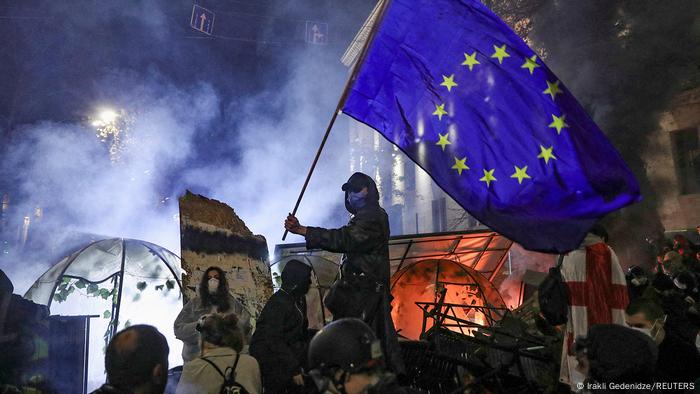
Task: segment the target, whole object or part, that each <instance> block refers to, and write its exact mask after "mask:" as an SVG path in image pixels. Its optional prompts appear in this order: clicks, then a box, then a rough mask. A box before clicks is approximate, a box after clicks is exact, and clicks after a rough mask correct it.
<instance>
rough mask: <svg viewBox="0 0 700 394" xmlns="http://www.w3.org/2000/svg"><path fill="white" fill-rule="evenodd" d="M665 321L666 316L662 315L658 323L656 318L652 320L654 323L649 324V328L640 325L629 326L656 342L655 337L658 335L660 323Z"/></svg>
mask: <svg viewBox="0 0 700 394" xmlns="http://www.w3.org/2000/svg"><path fill="white" fill-rule="evenodd" d="M665 322H666V316H664V319H663V320H662V321H661V323H659V321H658V320H654V324H652V325H651V327H649V328H642V327H630V328H631V329H633V330H637V331H639V332H641V333H643V334H645V335H647V336H649V337H650V338H651V339H652V340H653V341H654V342H656V338H657V337H658V336H659V332H661V328H662V326H661V324H663V323H665Z"/></svg>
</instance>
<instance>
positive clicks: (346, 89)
mask: <svg viewBox="0 0 700 394" xmlns="http://www.w3.org/2000/svg"><path fill="white" fill-rule="evenodd" d="M390 2H391V0H384V1H383V4H382V5H381V8H380V10H379V15H377V18H376V19H375V21H374V24H373V25H372V28H371V30H370V32H369V35H368V36H367V40H366V41H365V43H364V45H363V46H362V51H361V52H360V56H358V59H357V61H356V62H355V64H354V65H353V68H352V72H351V73H350V77H348V80H347V82H345V87H344V88H343V93H342V94H341V95H340V100H339V101H338V105H337V106H336V108H335V111H334V112H333V116H332V117H331V120H330V122H328V127H327V128H326V134H324V136H323V140H321V145H320V146H319V147H318V150H317V151H316V157H314V161H313V162H312V163H311V168H309V173H308V174H307V175H306V180H305V181H304V186H302V188H301V192H300V193H299V198H297V203H296V204H295V205H294V210H292V215H296V214H297V210H298V209H299V204H301V199H302V198H303V197H304V193H305V192H306V187H307V186H309V181H310V180H311V175H312V174H313V173H314V170H315V169H316V164H317V163H318V159H319V158H320V157H321V152H322V151H323V147H324V146H325V145H326V141H327V140H328V136H329V135H330V133H331V129H332V128H333V125H334V124H335V120H336V119H337V118H338V114H340V113H341V112H343V110H342V107H343V104H345V100H346V99H347V97H348V93H349V92H350V86H351V85H352V84H353V83H354V82H355V79H356V78H357V73H358V71H359V70H360V65H361V64H362V63H364V60H365V57H366V56H367V48H369V46H370V44H371V42H372V41H373V40H374V36H375V34H376V31H377V28H378V26H379V25H380V24H381V22H382V20H383V19H384V14H385V12H386V10H387V8H389V3H390ZM287 233H289V230H284V234H283V235H282V241H284V240H285V239H286V238H287Z"/></svg>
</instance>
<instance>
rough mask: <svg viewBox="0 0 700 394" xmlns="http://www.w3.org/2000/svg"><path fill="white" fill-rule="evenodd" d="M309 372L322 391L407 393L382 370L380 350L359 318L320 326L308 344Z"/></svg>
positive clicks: (374, 337) (331, 393)
mask: <svg viewBox="0 0 700 394" xmlns="http://www.w3.org/2000/svg"><path fill="white" fill-rule="evenodd" d="M309 367H310V368H311V372H310V375H311V377H312V378H313V380H314V383H315V384H316V388H317V389H318V391H319V392H320V393H322V394H327V393H330V394H336V393H339V394H408V393H414V392H416V391H414V390H411V389H406V388H402V387H401V386H399V384H398V383H397V382H396V377H395V376H394V375H393V374H391V373H388V372H386V371H385V370H384V358H383V356H382V349H381V345H380V343H379V341H378V340H377V337H376V336H375V335H374V332H373V331H372V329H371V328H370V327H369V326H367V324H365V323H364V322H363V321H362V320H359V319H354V318H347V319H340V320H336V321H334V322H332V323H330V324H328V325H327V326H325V327H323V329H322V330H321V331H319V332H318V333H317V334H316V335H315V336H314V337H313V339H312V340H311V343H310V344H309Z"/></svg>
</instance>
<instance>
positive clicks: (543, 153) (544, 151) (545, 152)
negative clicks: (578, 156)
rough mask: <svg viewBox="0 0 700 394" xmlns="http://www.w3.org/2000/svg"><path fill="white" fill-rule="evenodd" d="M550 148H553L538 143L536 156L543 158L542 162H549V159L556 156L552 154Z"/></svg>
mask: <svg viewBox="0 0 700 394" xmlns="http://www.w3.org/2000/svg"><path fill="white" fill-rule="evenodd" d="M552 149H554V147H553V146H550V147H549V148H545V147H544V146H542V145H540V154H539V155H537V158H538V159H544V164H549V159H554V160H556V159H557V158H556V156H554V153H552Z"/></svg>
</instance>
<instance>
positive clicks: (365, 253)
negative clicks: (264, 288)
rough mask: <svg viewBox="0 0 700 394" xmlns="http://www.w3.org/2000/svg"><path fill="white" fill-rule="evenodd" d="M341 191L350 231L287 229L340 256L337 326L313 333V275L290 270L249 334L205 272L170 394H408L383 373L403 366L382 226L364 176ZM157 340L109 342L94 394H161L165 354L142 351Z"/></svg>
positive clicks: (221, 285)
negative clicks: (309, 305)
mask: <svg viewBox="0 0 700 394" xmlns="http://www.w3.org/2000/svg"><path fill="white" fill-rule="evenodd" d="M342 190H343V191H344V193H345V206H346V208H347V209H348V211H349V212H350V213H351V214H352V215H353V216H352V219H351V220H350V222H349V223H348V224H347V225H346V226H343V227H341V228H339V229H324V228H320V227H307V226H302V225H301V224H300V223H299V220H298V219H297V218H296V217H294V216H293V215H289V216H288V217H287V219H286V220H285V224H284V225H285V228H286V229H287V230H288V231H290V232H292V233H295V234H300V235H302V236H304V237H305V239H306V244H307V247H308V248H323V249H326V250H330V251H333V252H338V253H343V254H344V259H343V263H342V266H341V277H340V279H339V280H338V281H336V283H335V284H334V285H333V286H332V288H331V289H330V291H329V294H328V295H327V297H326V299H325V301H326V306H327V308H328V309H329V310H330V312H331V313H333V316H334V321H333V322H332V323H330V324H328V325H327V326H326V327H324V328H323V329H322V330H321V331H319V332H317V333H315V335H314V333H313V332H311V331H310V330H309V321H308V318H307V311H306V293H307V292H308V291H309V288H310V285H311V274H312V268H311V266H309V265H308V264H307V263H305V262H302V261H300V260H290V261H287V262H286V264H285V266H284V268H283V269H282V275H281V279H282V284H281V288H280V289H279V290H278V291H277V292H276V293H274V294H273V295H272V297H271V298H270V299H269V300H268V301H267V303H266V305H265V307H264V308H263V310H262V312H261V314H260V316H259V317H258V319H257V321H256V323H257V324H256V328H255V331H254V332H251V331H252V330H251V327H252V324H251V321H250V318H251V317H250V315H249V314H248V313H247V312H246V311H245V309H244V308H243V306H242V305H241V303H240V302H238V301H237V300H235V299H234V298H233V297H231V295H230V292H229V289H228V285H227V281H226V277H225V273H224V272H223V270H221V269H220V268H218V267H210V268H208V269H207V270H206V271H205V272H204V274H203V276H202V280H201V282H200V284H199V287H198V293H197V297H195V298H193V299H191V300H189V301H188V302H187V303H186V305H185V307H184V308H183V310H182V311H181V312H180V314H179V315H178V317H177V318H176V320H175V324H174V330H175V336H176V337H177V338H178V339H180V340H182V341H183V343H184V347H183V351H182V357H183V361H184V366H183V368H182V373H181V377H180V379H179V382H178V383H177V385H176V389H175V393H176V394H187V393H203V394H206V393H220V392H221V393H223V392H226V393H250V394H259V393H262V392H263V391H264V392H265V393H266V394H268V393H273V394H275V393H280V394H281V393H309V392H321V393H324V392H331V393H348V394H359V393H408V392H411V391H410V389H406V388H402V387H400V386H399V385H398V382H397V379H396V375H395V374H394V373H390V372H389V370H391V371H392V372H395V373H401V372H402V371H403V364H402V361H401V357H400V353H399V346H398V340H397V335H396V331H395V329H394V325H393V322H392V320H391V315H390V309H389V308H390V295H389V250H388V241H389V220H388V216H387V214H386V212H385V211H384V210H383V209H382V208H381V207H380V206H379V192H378V190H377V187H376V184H375V183H374V181H373V180H372V179H371V178H370V177H369V176H367V175H365V174H362V173H355V174H353V175H352V176H351V177H350V179H348V182H346V183H345V184H343V186H342ZM251 334H252V335H251ZM161 337H162V335H160V334H159V333H157V331H156V330H155V329H154V328H153V327H149V326H133V327H129V328H127V329H125V330H123V331H121V332H120V333H118V334H117V335H115V337H114V338H113V339H112V341H111V342H110V345H109V349H108V352H107V360H106V362H105V367H106V369H107V382H106V383H105V384H104V385H103V386H102V387H101V388H100V389H98V390H97V391H96V393H98V394H100V393H102V394H104V393H162V392H163V390H164V388H165V387H166V386H165V374H164V371H167V367H168V363H167V354H168V348H167V344H165V346H164V347H163V346H161V347H159V348H158V350H159V351H158V352H154V351H152V349H151V348H149V347H148V346H141V345H142V343H143V341H146V340H156V341H158V342H159V341H160V340H161ZM143 351H148V355H147V359H148V360H147V361H148V362H145V361H143V357H144V356H145V355H144V354H142V352H143ZM135 360H139V362H136V361H135ZM137 365H138V366H139V368H141V372H140V373H139V374H133V373H131V374H130V375H129V376H131V378H130V379H128V380H125V379H122V378H118V376H123V375H124V372H123V371H116V370H115V368H116V369H119V368H120V366H127V367H128V368H130V369H129V371H133V368H136V366H137Z"/></svg>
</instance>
